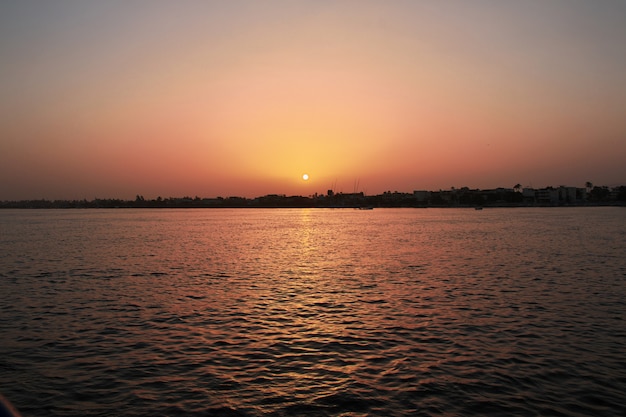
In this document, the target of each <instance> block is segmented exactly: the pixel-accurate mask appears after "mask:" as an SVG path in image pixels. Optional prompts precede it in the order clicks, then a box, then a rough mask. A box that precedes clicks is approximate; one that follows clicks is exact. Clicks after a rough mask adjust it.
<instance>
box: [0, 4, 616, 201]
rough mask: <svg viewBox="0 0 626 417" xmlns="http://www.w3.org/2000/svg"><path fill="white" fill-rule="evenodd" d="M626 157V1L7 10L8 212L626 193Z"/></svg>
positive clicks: (4, 157) (4, 181)
mask: <svg viewBox="0 0 626 417" xmlns="http://www.w3.org/2000/svg"><path fill="white" fill-rule="evenodd" d="M625 161H626V1H620V0H602V1H579V0H551V1H544V0H528V1H513V0H510V1H509V0H463V1H452V0H449V1H440V0H432V1H429V0H422V1H412V0H411V1H409V0H407V1H401V0H391V1H367V0H359V1H356V0H354V1H341V0H339V1H324V0H316V1H305V0H300V1H298V0H292V1H288V0H284V1H275V0H274V1H271V0H270V1H237V0H235V1H232V0H229V1H207V0H203V1H189V0H181V1H158V0H133V1H118V0H107V1H90V0H76V1H69V0H57V1H45V2H44V1H32V0H2V1H0V200H18V199H36V198H46V199H83V198H87V199H92V198H96V197H97V198H134V197H135V195H136V194H141V195H144V196H145V197H146V198H155V197H156V196H163V197H170V196H172V197H182V196H192V197H193V196H196V195H197V196H201V197H214V196H233V195H238V196H246V197H254V196H260V195H265V194H271V193H278V194H288V195H310V194H313V193H315V192H318V193H325V192H326V190H328V189H329V188H331V187H333V186H334V187H335V191H338V192H339V191H343V192H352V191H354V189H355V184H358V187H357V188H358V190H357V191H365V192H366V193H367V194H378V193H381V192H383V191H387V190H391V191H395V190H398V191H405V192H412V191H413V190H422V189H427V190H436V189H448V188H450V187H463V186H468V187H471V188H493V187H498V186H504V187H513V186H514V185H515V184H517V183H520V184H522V185H524V186H534V187H541V186H546V185H555V186H556V185H572V186H581V187H582V186H584V184H585V182H586V181H591V182H593V183H594V184H598V185H622V184H626V163H625ZM304 173H307V174H308V175H309V176H310V179H309V180H308V181H303V180H302V175H303V174H304Z"/></svg>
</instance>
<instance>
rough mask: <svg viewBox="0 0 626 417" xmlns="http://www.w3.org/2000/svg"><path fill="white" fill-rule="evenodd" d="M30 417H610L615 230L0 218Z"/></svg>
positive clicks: (613, 213) (421, 215) (183, 217)
mask: <svg viewBox="0 0 626 417" xmlns="http://www.w3.org/2000/svg"><path fill="white" fill-rule="evenodd" d="M0 231H1V234H0V253H1V254H2V256H1V258H0V332H1V335H2V339H1V340H2V342H1V344H0V392H2V393H3V394H4V395H5V396H6V397H7V398H9V399H10V400H11V401H12V402H13V403H14V405H15V406H16V407H17V408H18V409H19V410H20V411H21V412H22V413H23V414H24V416H25V417H27V416H109V415H124V416H156V415H183V416H184V415H187V416H213V415H215V416H221V415H223V416H294V415H295V416H298V415H313V416H318V415H319V416H327V415H333V416H366V415H371V416H379V415H380V416H406V415H415V416H435V415H444V416H467V415H493V416H495V415H501V416H509V415H523V416H535V415H536V416H562V415H567V416H591V415H593V416H602V415H605V416H611V415H615V416H617V415H624V414H626V322H625V311H626V210H625V209H623V208H621V209H620V208H563V209H559V208H551V209H493V210H490V209H486V210H483V211H475V210H455V209H444V210H435V209H400V210H393V209H380V210H379V209H376V210H373V211H358V210H348V209H344V210H280V209H276V210H245V209H242V210H109V211H105V210H102V211H98V210H82V211H81V210H60V211H47V210H43V211H28V210H23V211H10V210H3V211H0Z"/></svg>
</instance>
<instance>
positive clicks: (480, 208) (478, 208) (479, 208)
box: [474, 207, 483, 210]
mask: <svg viewBox="0 0 626 417" xmlns="http://www.w3.org/2000/svg"><path fill="white" fill-rule="evenodd" d="M482 209H483V208H482V207H474V210H482Z"/></svg>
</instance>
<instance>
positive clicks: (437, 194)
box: [0, 186, 626, 208]
mask: <svg viewBox="0 0 626 417" xmlns="http://www.w3.org/2000/svg"><path fill="white" fill-rule="evenodd" d="M585 205H620V206H626V186H620V187H614V188H609V187H605V186H602V187H598V186H595V187H591V186H589V187H587V188H578V187H565V186H559V187H546V188H539V189H534V188H522V187H521V186H516V187H514V188H495V189H490V190H480V189H470V188H468V187H462V188H451V189H449V190H439V191H421V190H417V191H413V192H412V193H403V192H398V191H394V192H391V191H386V192H384V193H382V194H378V195H365V194H364V193H362V192H359V193H335V192H334V191H333V190H328V192H327V193H326V194H315V195H311V196H308V197H304V196H287V195H284V194H269V195H265V196H262V197H256V198H252V199H250V198H245V197H226V198H223V197H217V198H200V197H195V198H191V197H182V198H172V197H170V198H161V197H157V198H156V199H153V200H148V199H145V198H144V197H143V196H140V195H138V196H137V197H136V198H135V200H120V199H94V200H92V201H87V200H54V201H50V200H26V201H3V202H0V208H235V207H330V208H341V207H347V208H350V207H354V208H373V207H520V206H521V207H524V206H527V207H532V206H540V207H550V206H585Z"/></svg>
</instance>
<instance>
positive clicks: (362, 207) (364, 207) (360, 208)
mask: <svg viewBox="0 0 626 417" xmlns="http://www.w3.org/2000/svg"><path fill="white" fill-rule="evenodd" d="M357 208H358V209H359V210H374V207H372V206H361V207H357Z"/></svg>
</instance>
